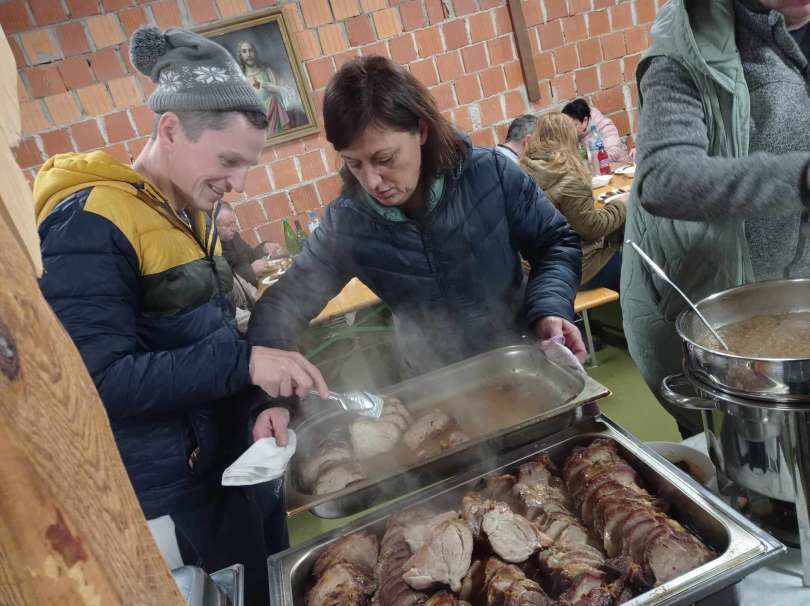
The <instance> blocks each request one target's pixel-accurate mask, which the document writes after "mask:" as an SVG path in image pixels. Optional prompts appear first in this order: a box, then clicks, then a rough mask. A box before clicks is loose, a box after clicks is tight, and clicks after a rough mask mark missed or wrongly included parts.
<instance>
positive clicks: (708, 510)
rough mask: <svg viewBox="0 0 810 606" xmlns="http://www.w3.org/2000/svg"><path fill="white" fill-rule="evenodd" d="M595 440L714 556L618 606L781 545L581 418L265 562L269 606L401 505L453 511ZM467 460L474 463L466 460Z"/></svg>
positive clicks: (715, 582)
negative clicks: (525, 466) (511, 476)
mask: <svg viewBox="0 0 810 606" xmlns="http://www.w3.org/2000/svg"><path fill="white" fill-rule="evenodd" d="M598 437H602V438H609V439H612V440H614V441H615V442H616V443H617V444H618V445H619V450H620V453H621V455H622V456H623V457H625V459H626V460H627V461H628V462H629V463H630V464H631V465H632V466H633V467H634V468H635V469H636V470H637V471H638V472H639V473H640V474H641V476H642V478H643V479H644V481H645V483H646V485H647V486H648V487H649V488H651V489H652V490H653V492H655V493H656V494H658V495H659V496H662V497H664V498H666V499H668V500H669V502H670V503H671V506H672V509H671V515H673V516H674V517H675V518H677V519H678V520H679V521H680V522H681V523H683V524H684V525H686V526H687V527H689V528H691V529H692V530H693V531H695V532H696V533H697V534H698V535H699V536H700V537H701V538H702V539H703V540H704V541H705V542H706V543H707V544H708V545H710V546H711V547H712V548H713V549H715V550H716V551H717V553H718V554H719V555H718V557H717V558H715V559H714V560H712V561H711V562H708V563H706V564H704V565H703V566H701V567H699V568H696V569H695V570H692V571H690V572H688V573H686V574H684V575H681V576H680V577H677V578H675V579H672V580H671V581H669V582H668V583H665V584H663V585H661V586H659V587H656V588H654V589H652V590H650V591H648V592H646V593H643V594H641V595H639V596H636V597H635V598H634V599H633V600H630V601H628V602H625V604H626V605H627V606H642V605H643V606H652V605H656V606H664V605H666V606H674V605H676V604H677V605H687V604H691V603H693V602H695V601H696V600H700V599H702V598H704V597H706V596H709V595H712V594H715V593H717V592H719V591H721V590H723V589H724V588H726V587H728V586H730V585H732V584H734V583H736V582H737V581H739V580H740V579H742V578H743V577H745V576H746V575H747V574H749V573H750V572H752V571H753V570H755V569H756V568H759V567H761V566H764V565H765V564H766V563H768V562H770V561H771V560H773V559H775V558H777V557H778V556H779V555H780V554H781V553H782V552H784V551H785V547H784V546H783V545H782V544H781V543H779V542H778V541H777V540H776V539H774V538H773V537H771V536H770V535H768V534H766V533H765V532H763V531H762V530H760V529H759V528H757V527H756V526H755V525H754V524H752V523H751V522H750V521H749V520H747V519H745V518H744V517H743V516H741V515H740V514H739V513H737V512H736V511H734V510H733V509H732V508H731V507H730V506H728V505H727V504H726V503H725V502H723V501H722V500H721V499H720V498H719V497H717V496H715V495H714V494H712V493H711V492H709V491H708V490H707V489H706V488H704V487H703V486H701V485H700V484H698V483H697V482H696V481H695V480H693V479H692V478H691V477H689V476H688V475H686V474H685V473H684V472H682V471H681V470H680V469H678V468H677V467H675V466H674V465H672V464H671V463H669V462H668V461H666V460H665V459H663V458H662V457H660V456H659V455H658V454H656V453H654V452H652V451H650V450H648V449H647V448H645V447H644V445H643V444H642V443H641V442H639V441H638V440H637V439H636V438H635V437H633V436H632V435H630V434H628V433H626V432H625V431H624V430H622V429H621V428H620V427H619V426H617V425H616V424H615V423H613V422H612V421H611V420H610V419H608V418H607V417H605V416H600V417H596V418H584V419H582V420H581V421H579V422H578V423H576V424H575V425H574V426H572V427H569V428H568V429H566V430H564V431H562V432H561V433H559V434H556V435H553V436H547V437H546V438H544V439H542V440H540V441H538V442H536V443H533V444H529V445H526V446H523V447H520V448H518V449H515V450H513V451H510V452H507V453H502V454H500V455H498V456H494V457H493V458H491V459H489V460H484V461H478V462H477V465H472V468H468V470H467V471H466V473H459V474H458V475H456V476H454V477H451V478H447V479H446V480H444V481H443V482H441V483H439V484H437V485H435V486H433V487H431V488H429V489H427V490H424V491H422V492H421V493H418V494H414V495H411V496H409V497H406V498H405V499H402V500H400V501H397V502H395V503H391V504H389V505H386V506H385V507H383V508H381V509H379V510H377V511H375V512H373V513H370V514H368V515H366V516H364V517H362V518H360V519H359V520H356V521H355V522H354V523H352V524H351V525H348V526H345V527H343V528H340V529H337V530H334V531H332V532H329V533H326V534H324V535H321V536H320V537H317V538H315V539H313V540H311V541H309V542H307V543H305V544H303V545H300V546H298V547H295V548H292V549H288V550H287V551H284V552H282V553H279V554H277V555H275V556H271V557H270V559H269V560H268V566H269V572H270V594H271V596H270V603H271V606H304V604H305V594H306V590H307V588H308V586H309V583H310V575H311V570H312V566H313V564H314V562H315V560H316V559H317V557H318V556H319V555H320V554H321V552H323V550H324V549H325V548H326V547H327V546H328V545H329V544H330V543H332V542H333V541H335V540H336V539H338V538H339V537H342V536H344V535H347V534H349V533H352V532H355V531H357V530H361V529H367V530H369V531H371V532H375V533H376V534H378V536H382V532H383V530H384V528H385V523H386V520H387V519H388V517H389V516H390V515H392V514H393V513H396V512H397V511H400V510H402V509H404V508H406V507H410V506H413V505H419V504H430V505H432V506H435V507H436V508H439V509H441V508H448V509H457V508H458V507H459V505H460V503H461V498H462V496H463V494H464V493H466V492H467V491H469V490H472V489H474V487H475V485H476V484H477V483H478V481H479V480H480V479H481V478H483V477H484V476H486V475H489V474H491V473H498V474H501V473H509V472H514V471H515V470H516V469H517V467H518V466H519V465H520V464H521V463H522V462H524V461H526V460H527V459H531V458H532V457H535V456H537V455H538V454H540V453H543V452H545V453H548V454H549V456H551V458H552V459H553V460H554V461H555V462H557V463H560V462H561V461H562V460H563V459H564V458H565V457H566V456H567V455H568V453H570V451H571V450H572V449H573V448H574V447H575V446H578V445H582V444H587V443H590V442H591V441H592V440H593V439H595V438H598ZM470 463H473V462H472V461H470Z"/></svg>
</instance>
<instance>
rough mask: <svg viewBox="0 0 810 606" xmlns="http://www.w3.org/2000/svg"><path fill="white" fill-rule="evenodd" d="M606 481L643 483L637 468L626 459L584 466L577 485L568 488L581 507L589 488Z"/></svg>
mask: <svg viewBox="0 0 810 606" xmlns="http://www.w3.org/2000/svg"><path fill="white" fill-rule="evenodd" d="M606 481H614V482H618V483H620V484H623V485H624V486H640V485H641V478H640V477H639V475H638V474H637V473H636V470H635V469H633V468H632V467H630V465H628V464H627V463H625V462H624V461H611V462H609V463H596V464H594V465H592V466H590V467H586V468H584V469H583V470H582V471H581V472H579V474H578V475H577V477H576V482H575V485H574V486H573V487H572V486H569V487H568V490H569V492H570V493H571V498H572V499H573V500H574V503H575V504H576V505H577V506H578V507H580V506H581V505H582V501H583V499H584V497H585V493H586V491H587V490H588V488H589V487H590V486H591V485H592V484H594V483H596V484H597V486H598V485H599V484H601V483H603V482H606Z"/></svg>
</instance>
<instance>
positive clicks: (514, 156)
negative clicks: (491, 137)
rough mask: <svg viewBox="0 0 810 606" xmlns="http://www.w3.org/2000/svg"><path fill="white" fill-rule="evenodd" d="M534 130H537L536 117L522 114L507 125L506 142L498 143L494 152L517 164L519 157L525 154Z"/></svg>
mask: <svg viewBox="0 0 810 606" xmlns="http://www.w3.org/2000/svg"><path fill="white" fill-rule="evenodd" d="M535 128H537V116H535V115H533V114H523V115H522V116H520V117H519V118H515V119H514V120H512V123H511V124H510V125H509V130H507V131H506V141H505V142H504V143H498V145H496V146H495V151H496V152H498V153H499V154H501V155H502V156H504V157H506V158H509V159H510V160H511V161H512V162H514V163H515V164H517V163H519V162H520V158H521V156H523V154H524V153H525V152H526V144H527V143H528V142H529V137H531V136H532V133H533V132H534V129H535Z"/></svg>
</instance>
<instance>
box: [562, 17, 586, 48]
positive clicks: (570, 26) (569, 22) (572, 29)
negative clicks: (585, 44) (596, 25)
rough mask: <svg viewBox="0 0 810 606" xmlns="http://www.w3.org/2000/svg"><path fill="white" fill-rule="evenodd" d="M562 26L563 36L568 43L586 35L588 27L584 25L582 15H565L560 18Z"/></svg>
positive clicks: (582, 38) (581, 38)
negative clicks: (563, 17)
mask: <svg viewBox="0 0 810 606" xmlns="http://www.w3.org/2000/svg"><path fill="white" fill-rule="evenodd" d="M562 28H563V38H564V39H565V41H566V42H568V43H569V44H570V43H571V42H577V41H579V40H584V39H585V38H587V37H588V29H587V28H586V27H585V17H584V16H583V15H576V16H574V17H566V18H565V19H563V20H562Z"/></svg>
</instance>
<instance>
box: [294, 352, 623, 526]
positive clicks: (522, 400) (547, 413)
mask: <svg viewBox="0 0 810 606" xmlns="http://www.w3.org/2000/svg"><path fill="white" fill-rule="evenodd" d="M381 393H382V395H383V396H393V397H396V398H399V399H400V400H401V401H402V403H403V404H404V405H405V406H406V407H407V408H408V410H409V411H410V412H411V413H412V414H413V415H414V416H418V415H419V414H420V413H423V412H427V411H430V410H433V409H436V408H438V409H441V410H443V411H444V412H446V413H447V414H448V415H449V416H450V417H451V418H453V419H454V420H455V421H456V422H457V423H458V425H459V426H460V427H461V429H462V430H463V431H464V432H465V433H466V434H467V436H468V437H469V438H470V439H469V441H468V442H465V443H463V444H460V445H458V446H455V447H451V448H448V449H446V450H444V451H442V452H441V453H440V454H436V455H433V456H430V457H428V458H425V459H422V460H417V459H415V458H414V457H408V456H407V454H408V453H403V451H402V450H393V451H390V452H388V453H385V454H384V455H381V456H380V457H377V458H375V460H374V463H373V466H372V467H370V468H368V469H366V470H365V471H366V475H367V476H368V477H367V479H365V480H362V481H359V482H356V483H353V484H349V485H348V486H346V487H345V488H344V489H342V490H339V491H336V492H332V493H329V494H324V495H316V494H311V493H309V491H308V490H307V488H306V487H305V485H304V482H303V481H302V480H301V476H300V467H299V466H300V465H301V464H302V463H303V462H304V461H307V460H308V459H309V458H310V457H312V456H315V454H316V450H317V448H318V447H319V446H320V444H321V441H322V440H323V438H324V437H326V435H327V434H328V433H329V432H331V431H333V430H334V429H335V428H339V427H341V426H348V424H350V423H351V422H352V421H354V420H356V419H357V417H356V416H354V415H352V414H350V413H346V412H344V411H339V410H328V411H321V412H319V413H317V414H313V415H310V416H308V417H307V418H305V419H303V420H302V421H301V422H300V423H299V424H297V425H296V426H294V429H295V432H296V435H297V437H298V451H297V452H296V454H295V456H294V457H293V460H292V463H291V466H290V471H289V472H288V473H287V474H286V476H285V482H286V485H285V498H286V507H287V512H288V513H289V514H290V515H294V514H297V513H300V512H303V511H307V510H310V511H312V513H314V514H315V515H317V516H320V517H323V518H338V517H344V516H348V515H352V514H355V513H358V512H360V511H364V510H366V509H368V508H370V507H372V506H373V505H376V504H378V503H382V502H385V501H388V500H391V499H393V498H397V497H400V496H402V495H403V494H407V493H408V492H412V491H414V490H418V489H421V488H423V487H425V486H428V485H430V484H432V483H434V482H437V481H440V480H443V479H445V478H447V477H450V476H453V475H455V474H457V473H458V472H459V471H461V470H462V469H465V468H467V467H468V466H469V464H470V462H471V461H478V460H480V459H483V458H486V457H489V456H491V455H492V454H493V453H495V452H499V451H501V450H504V449H506V448H513V447H515V446H518V445H523V444H527V443H529V442H531V441H533V440H536V439H538V438H540V437H542V436H545V435H549V434H551V433H554V432H556V431H559V430H560V429H562V428H564V427H568V426H570V425H571V424H572V423H573V422H574V421H575V418H576V414H577V409H578V408H579V407H580V406H582V405H583V404H585V403H588V402H592V401H594V400H596V399H598V398H601V397H604V396H605V395H607V394H608V393H609V392H608V390H607V389H606V388H605V387H604V386H602V385H600V384H599V383H597V382H595V381H593V380H592V379H588V378H583V377H582V376H577V375H575V374H573V373H571V372H569V371H567V370H564V369H563V368H561V367H559V366H557V365H555V364H554V363H553V362H551V361H549V360H548V358H546V356H545V355H544V354H543V353H542V352H540V351H539V350H538V349H537V348H535V347H532V346H526V345H514V346H509V347H503V348H500V349H495V350H492V351H490V352H487V353H484V354H481V355H479V356H475V357H473V358H470V359H468V360H464V361H462V362H459V363H457V364H453V365H451V366H447V367H445V368H442V369H439V370H437V371H434V372H431V373H428V374H425V375H422V376H420V377H416V378H414V379H409V380H407V381H404V382H402V383H398V384H396V385H393V386H391V387H389V388H386V389H384V390H382V391H381Z"/></svg>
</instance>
